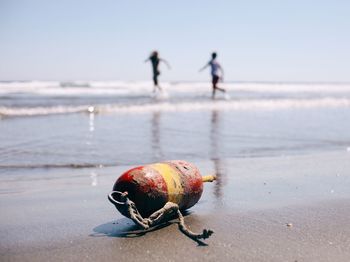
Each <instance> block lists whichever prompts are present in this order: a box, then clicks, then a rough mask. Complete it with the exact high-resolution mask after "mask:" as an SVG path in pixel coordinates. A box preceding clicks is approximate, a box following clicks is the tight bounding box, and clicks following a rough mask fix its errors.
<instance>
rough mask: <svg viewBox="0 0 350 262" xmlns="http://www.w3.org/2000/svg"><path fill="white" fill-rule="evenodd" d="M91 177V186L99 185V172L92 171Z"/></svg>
mask: <svg viewBox="0 0 350 262" xmlns="http://www.w3.org/2000/svg"><path fill="white" fill-rule="evenodd" d="M90 178H91V186H97V185H98V174H97V173H95V172H91V173H90Z"/></svg>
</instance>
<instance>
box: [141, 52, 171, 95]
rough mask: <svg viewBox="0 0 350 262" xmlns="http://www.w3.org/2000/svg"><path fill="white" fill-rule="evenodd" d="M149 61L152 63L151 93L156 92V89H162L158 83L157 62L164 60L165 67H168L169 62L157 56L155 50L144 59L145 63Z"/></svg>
mask: <svg viewBox="0 0 350 262" xmlns="http://www.w3.org/2000/svg"><path fill="white" fill-rule="evenodd" d="M148 61H150V62H151V64H152V70H153V83H154V88H153V93H154V92H156V90H157V89H158V90H159V91H162V88H161V87H160V86H159V85H158V76H159V75H160V71H159V69H158V66H159V62H164V64H166V65H167V67H168V68H169V69H170V65H169V63H168V62H167V61H166V60H165V59H162V58H160V57H159V55H158V52H157V51H153V52H152V54H151V55H150V57H149V58H147V59H146V60H145V63H146V62H148Z"/></svg>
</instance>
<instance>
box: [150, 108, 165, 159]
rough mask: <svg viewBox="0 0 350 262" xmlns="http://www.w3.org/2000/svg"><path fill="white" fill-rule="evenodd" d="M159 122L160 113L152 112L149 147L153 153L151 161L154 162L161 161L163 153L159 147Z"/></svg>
mask: <svg viewBox="0 0 350 262" xmlns="http://www.w3.org/2000/svg"><path fill="white" fill-rule="evenodd" d="M160 120H161V113H160V112H154V113H153V114H152V124H151V147H152V153H153V159H154V161H155V162H157V161H160V160H162V157H163V152H162V149H161V146H160V143H161V142H160Z"/></svg>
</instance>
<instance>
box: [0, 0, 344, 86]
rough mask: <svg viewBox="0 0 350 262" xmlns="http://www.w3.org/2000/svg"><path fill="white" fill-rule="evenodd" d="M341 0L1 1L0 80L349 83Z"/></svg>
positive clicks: (342, 2)
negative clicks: (155, 74)
mask: <svg viewBox="0 0 350 262" xmlns="http://www.w3.org/2000/svg"><path fill="white" fill-rule="evenodd" d="M349 14H350V1H348V0H328V1H326V0H315V1H313V0H283V1H281V0H275V1H273V0H255V1H254V0H240V1H238V0H227V1H220V0H217V1H208V0H198V1H196V0H192V1H191V0H187V1H185V0H177V1H166V0H147V1H145V0H139V1H136V0H124V1H119V0H95V1H90V0H74V1H73V0H59V1H57V0H56V1H54V0H0V80H1V81H9V80H45V81H46V80H53V81H54V80H58V81H69V80H99V81H109V80H126V81H143V80H151V66H150V64H147V63H144V60H145V59H146V58H147V57H148V56H149V54H150V52H151V51H152V50H158V51H159V54H160V56H161V57H162V58H164V59H166V60H167V61H168V62H169V63H170V64H171V66H172V69H171V70H168V69H167V68H166V67H165V66H164V65H163V66H161V72H162V73H161V81H205V80H208V79H209V70H208V71H206V72H202V73H199V72H198V70H199V68H201V67H202V66H203V65H204V64H206V63H207V62H208V61H209V58H210V54H211V52H213V51H216V52H217V53H218V61H219V62H220V63H221V65H222V66H223V68H224V69H225V80H226V81H293V82H294V81H297V82H299V81H302V82H305V81H306V82H350V15H349Z"/></svg>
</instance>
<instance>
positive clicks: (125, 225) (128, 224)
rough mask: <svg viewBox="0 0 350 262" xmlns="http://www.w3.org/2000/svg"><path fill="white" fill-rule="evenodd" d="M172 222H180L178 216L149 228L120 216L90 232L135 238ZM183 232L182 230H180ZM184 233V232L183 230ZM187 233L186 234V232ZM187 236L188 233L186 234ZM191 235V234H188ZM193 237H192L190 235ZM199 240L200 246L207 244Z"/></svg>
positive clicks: (100, 235)
mask: <svg viewBox="0 0 350 262" xmlns="http://www.w3.org/2000/svg"><path fill="white" fill-rule="evenodd" d="M190 213H191V212H189V211H187V212H183V216H185V217H186V216H188V215H189V214H190ZM172 224H178V219H177V218H176V217H174V218H172V219H171V220H168V221H164V222H163V223H160V224H158V225H156V226H153V227H151V228H149V229H141V228H140V227H139V226H137V225H135V224H134V222H133V221H132V220H130V219H128V218H120V219H118V220H114V221H110V222H107V223H104V224H101V225H98V226H96V227H94V228H93V229H92V230H93V233H91V234H90V236H91V237H120V238H134V237H141V236H144V235H146V234H147V233H149V232H153V231H156V230H159V229H162V228H164V227H167V226H170V225H172ZM179 231H180V232H181V230H179ZM181 233H182V234H184V233H183V232H181ZM184 235H186V234H184ZM186 236H187V235H186ZM187 237H189V236H187ZM190 238H191V237H190ZM191 239H192V240H194V241H195V242H197V244H198V246H207V244H206V243H204V242H203V241H201V240H198V239H193V238H191Z"/></svg>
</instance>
